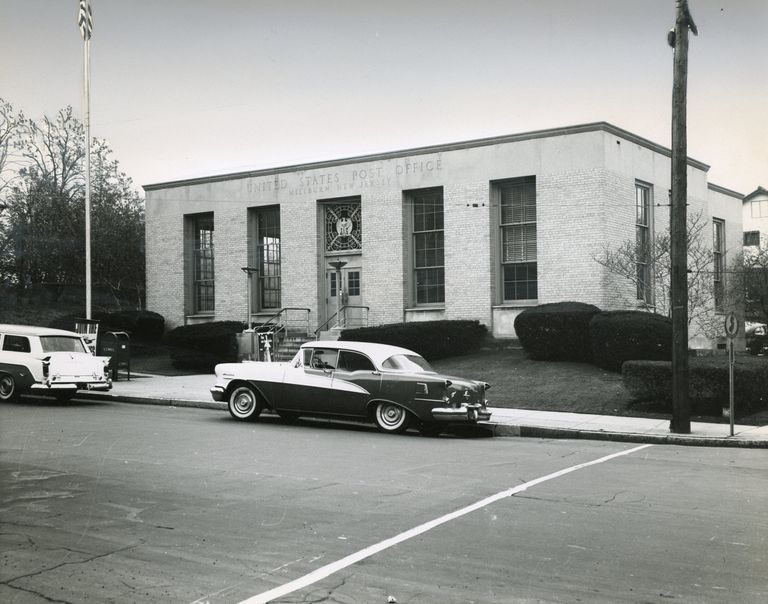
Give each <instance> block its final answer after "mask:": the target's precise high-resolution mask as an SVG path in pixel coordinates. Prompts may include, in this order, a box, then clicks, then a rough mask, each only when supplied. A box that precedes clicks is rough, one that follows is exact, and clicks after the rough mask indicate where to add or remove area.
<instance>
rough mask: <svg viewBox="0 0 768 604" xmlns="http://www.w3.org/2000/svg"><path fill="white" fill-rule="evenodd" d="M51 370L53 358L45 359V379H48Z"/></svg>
mask: <svg viewBox="0 0 768 604" xmlns="http://www.w3.org/2000/svg"><path fill="white" fill-rule="evenodd" d="M50 368H51V357H45V358H44V359H43V377H48V371H49V370H50Z"/></svg>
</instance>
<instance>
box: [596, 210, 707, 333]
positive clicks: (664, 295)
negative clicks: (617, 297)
mask: <svg viewBox="0 0 768 604" xmlns="http://www.w3.org/2000/svg"><path fill="white" fill-rule="evenodd" d="M708 226H709V222H708V221H707V220H706V218H705V217H704V215H703V214H702V213H701V212H699V213H696V214H691V215H689V216H688V324H689V325H691V324H696V325H698V326H699V327H700V328H701V329H702V331H703V333H704V334H705V335H707V336H708V337H714V336H715V335H717V334H718V333H719V332H720V331H722V325H721V323H722V321H721V320H720V319H718V318H717V316H716V315H715V312H714V309H715V308H714V307H715V285H714V279H713V253H712V247H711V246H710V245H708V244H707V243H706V234H707V233H709V229H708ZM670 252H671V237H670V233H669V231H668V230H667V231H664V232H662V233H657V234H656V235H655V236H654V237H653V238H652V239H651V240H649V241H648V242H647V243H646V244H645V245H643V244H638V243H637V242H635V241H634V240H632V241H625V242H624V243H622V244H621V245H619V246H618V247H616V248H612V247H605V248H603V250H601V252H600V254H599V255H597V256H595V257H594V258H593V259H594V260H595V262H597V263H598V264H600V265H601V266H603V267H605V268H606V269H607V270H608V271H609V272H610V273H612V274H614V275H617V276H619V277H623V278H624V279H627V280H628V281H630V282H631V283H632V284H633V285H634V287H633V288H632V291H633V292H634V291H636V290H637V289H638V288H643V287H651V288H652V290H653V292H654V296H653V302H652V303H646V302H643V301H641V300H637V299H635V297H632V299H629V296H627V298H626V299H625V300H624V302H625V304H626V305H627V306H629V305H639V306H640V308H643V309H645V310H647V311H648V312H654V313H658V314H663V315H666V316H671V315H672V307H671V274H672V259H671V253H670ZM641 264H646V265H648V266H649V267H650V271H649V272H648V273H645V272H643V271H638V265H641ZM645 274H650V279H651V282H650V283H643V282H642V281H641V280H642V279H643V276H644V275H645Z"/></svg>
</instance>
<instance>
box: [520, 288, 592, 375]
mask: <svg viewBox="0 0 768 604" xmlns="http://www.w3.org/2000/svg"><path fill="white" fill-rule="evenodd" d="M599 312H600V309H599V308H598V307H597V306H594V305H592V304H585V303H584V302H554V303H551V304H541V305H540V306H534V307H532V308H527V309H525V310H524V311H523V312H521V313H520V314H519V315H518V316H517V317H515V324H514V325H515V333H516V334H517V337H518V339H519V340H520V345H521V346H522V347H523V350H525V352H526V354H527V355H528V356H529V357H530V358H531V359H534V360H537V361H583V362H591V361H592V347H591V345H590V340H589V324H590V321H591V320H592V317H594V316H595V315H597V314H598V313H599Z"/></svg>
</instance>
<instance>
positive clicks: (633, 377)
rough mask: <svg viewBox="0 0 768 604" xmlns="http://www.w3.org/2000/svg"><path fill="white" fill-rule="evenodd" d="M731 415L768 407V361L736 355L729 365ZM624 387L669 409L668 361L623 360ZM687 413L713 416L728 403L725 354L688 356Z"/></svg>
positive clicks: (668, 410) (670, 373) (742, 415)
mask: <svg viewBox="0 0 768 604" xmlns="http://www.w3.org/2000/svg"><path fill="white" fill-rule="evenodd" d="M733 373H734V378H733V386H734V397H733V398H734V405H735V417H745V416H747V415H752V414H753V413H757V412H759V411H762V410H764V409H768V362H766V360H765V359H759V358H752V357H748V356H741V355H740V356H738V357H737V361H736V363H735V365H734V368H733ZM621 378H622V381H623V383H624V386H625V388H626V389H627V390H628V391H629V393H630V394H631V395H632V396H633V397H634V398H635V399H637V400H638V401H655V402H658V403H660V404H661V405H662V406H663V407H664V411H666V412H668V413H671V412H672V363H671V362H669V361H627V362H626V363H624V365H623V367H622V369H621ZM688 397H689V400H690V403H691V414H693V415H703V416H710V417H717V416H721V415H722V410H723V409H724V408H728V407H729V404H730V393H729V379H728V357H727V356H724V355H722V356H716V357H692V358H690V359H688Z"/></svg>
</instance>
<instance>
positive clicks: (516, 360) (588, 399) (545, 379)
mask: <svg viewBox="0 0 768 604" xmlns="http://www.w3.org/2000/svg"><path fill="white" fill-rule="evenodd" d="M432 366H433V367H434V368H435V369H436V370H437V371H439V372H441V373H445V374H447V375H456V376H461V377H465V378H470V379H475V380H482V381H485V382H488V383H489V384H491V389H490V390H489V391H488V400H489V403H490V405H491V406H493V407H504V408H514V409H538V410H541V411H568V412H572V413H595V414H599V415H630V414H632V415H635V414H636V413H630V411H631V403H632V399H631V398H630V396H629V394H628V392H627V391H626V390H625V388H624V386H623V385H622V383H621V376H620V375H618V374H616V373H610V372H607V371H603V370H602V369H599V368H598V367H595V366H594V365H589V364H587V363H557V362H543V361H531V360H530V359H528V358H526V356H525V353H524V352H523V351H522V350H515V349H511V350H498V351H486V352H479V353H477V354H473V355H468V356H462V357H453V358H450V359H441V360H439V361H434V362H433V363H432ZM645 415H648V414H645Z"/></svg>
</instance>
